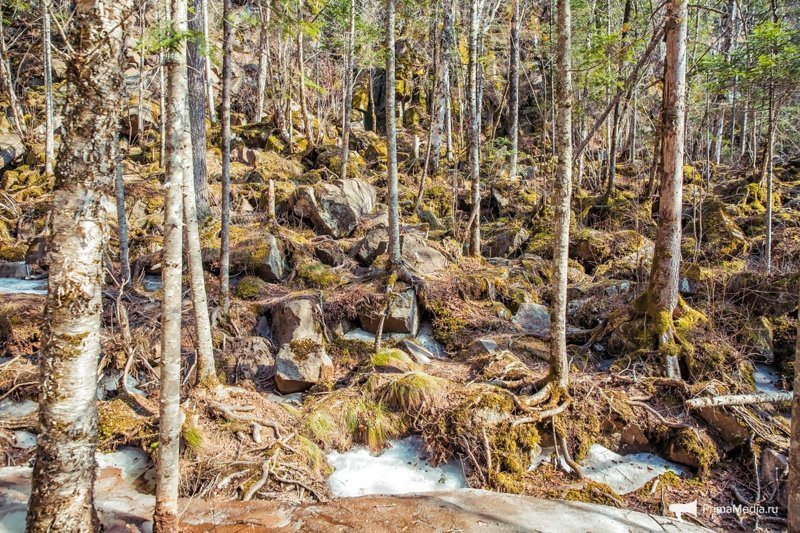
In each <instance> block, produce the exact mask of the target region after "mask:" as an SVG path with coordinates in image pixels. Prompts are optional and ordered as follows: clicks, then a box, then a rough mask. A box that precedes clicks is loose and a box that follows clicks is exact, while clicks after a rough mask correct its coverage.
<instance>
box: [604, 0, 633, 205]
mask: <svg viewBox="0 0 800 533" xmlns="http://www.w3.org/2000/svg"><path fill="white" fill-rule="evenodd" d="M630 18H631V0H625V11H624V14H623V15H622V30H621V31H620V42H621V44H620V46H621V48H622V49H623V50H624V49H625V37H626V35H627V34H628V22H629V21H630ZM624 57H625V56H624V54H620V58H621V59H620V62H619V65H618V67H617V69H618V72H620V73H622V71H623V70H624V68H625V62H624ZM617 81H618V83H620V84H621V83H623V81H622V76H621V75H620V76H619V78H618V80H617ZM625 92H626V93H627V94H630V87H629V86H626V87H625ZM620 101H621V99H620V98H617V99H616V102H615V103H614V114H613V115H612V119H611V130H610V133H611V136H610V137H609V141H610V142H609V149H608V166H607V167H606V179H607V186H606V198H611V197H612V196H614V194H615V192H616V177H617V144H618V142H619V123H620V122H621V120H622V118H621V116H620Z"/></svg>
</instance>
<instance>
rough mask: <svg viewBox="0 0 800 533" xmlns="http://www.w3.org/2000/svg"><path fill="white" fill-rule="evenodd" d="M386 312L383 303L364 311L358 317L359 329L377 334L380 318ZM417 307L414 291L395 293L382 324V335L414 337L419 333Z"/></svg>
mask: <svg viewBox="0 0 800 533" xmlns="http://www.w3.org/2000/svg"><path fill="white" fill-rule="evenodd" d="M385 311H386V305H385V303H384V302H379V303H378V304H377V305H375V306H373V307H371V308H369V309H367V310H365V311H364V312H362V313H361V314H360V315H359V318H360V319H361V327H362V328H364V329H365V330H366V331H368V332H370V333H377V332H378V327H379V326H380V321H381V316H382V315H383V313H384V312H385ZM419 315H420V312H419V307H418V305H417V295H416V293H415V292H414V289H408V290H405V291H403V292H400V293H397V294H395V295H394V296H393V297H392V301H391V303H390V304H389V312H388V313H387V314H386V320H385V321H384V323H383V333H407V334H409V335H412V336H416V335H417V332H418V331H419Z"/></svg>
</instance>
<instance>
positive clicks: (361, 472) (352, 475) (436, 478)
mask: <svg viewBox="0 0 800 533" xmlns="http://www.w3.org/2000/svg"><path fill="white" fill-rule="evenodd" d="M389 444H390V446H391V447H390V448H389V449H387V450H385V451H384V452H383V453H382V454H381V455H378V456H374V455H372V454H371V453H370V451H369V450H367V449H366V448H363V447H357V448H354V449H352V450H350V451H348V452H345V453H339V452H335V451H334V452H331V453H329V454H328V462H329V463H330V464H331V466H333V467H334V468H335V469H336V471H335V472H334V473H333V474H332V475H331V476H330V478H328V485H329V486H330V488H331V493H332V494H333V495H334V496H338V497H342V498H351V497H354V496H364V495H367V494H411V493H419V492H433V491H441V490H456V489H461V488H466V487H467V481H466V479H465V478H464V473H463V471H462V469H461V467H460V466H459V465H458V464H456V463H445V464H443V465H441V466H438V467H433V466H431V465H430V464H428V463H427V462H426V461H425V460H424V459H422V458H421V456H423V455H425V445H424V444H423V442H422V440H421V439H419V437H408V438H405V439H402V440H396V441H390V443H389Z"/></svg>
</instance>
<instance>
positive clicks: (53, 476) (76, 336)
mask: <svg viewBox="0 0 800 533" xmlns="http://www.w3.org/2000/svg"><path fill="white" fill-rule="evenodd" d="M130 8H131V2H130V0H125V1H117V2H107V1H101V0H96V1H94V2H78V3H77V4H75V8H74V11H73V14H72V24H71V29H70V37H71V41H72V42H73V43H74V45H75V47H76V50H75V53H74V54H73V55H71V57H69V59H68V70H67V99H66V103H65V112H64V125H65V129H66V134H65V136H64V142H63V144H62V145H61V148H60V150H59V157H58V162H57V164H56V167H55V177H56V185H55V191H54V196H53V210H52V212H51V219H50V232H49V234H50V240H49V242H48V252H49V256H50V281H49V287H48V295H47V300H46V308H45V323H44V329H43V339H42V353H41V354H40V357H39V361H40V380H41V381H40V389H39V390H40V398H39V424H40V432H39V438H38V443H37V448H36V460H35V463H34V468H33V486H32V489H31V499H30V503H29V506H28V517H27V531H29V532H44V531H92V530H96V529H97V526H98V524H97V517H96V514H95V509H94V503H93V496H94V478H95V458H94V454H95V449H96V447H97V405H96V394H97V385H96V382H97V373H98V359H99V356H100V350H101V347H100V328H101V325H102V314H103V308H102V290H103V272H104V265H103V256H104V253H105V251H106V245H107V242H108V236H109V225H108V215H109V214H110V213H109V212H108V207H109V206H111V205H113V200H112V198H111V194H112V191H113V187H114V166H115V165H114V163H115V159H114V134H115V132H116V131H117V126H118V123H119V110H120V109H122V108H123V102H122V95H121V88H122V85H123V76H122V71H121V69H120V67H119V65H120V64H121V63H122V61H123V57H122V40H123V27H122V25H121V20H122V14H123V12H126V11H127V10H128V9H130Z"/></svg>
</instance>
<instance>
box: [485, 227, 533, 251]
mask: <svg viewBox="0 0 800 533" xmlns="http://www.w3.org/2000/svg"><path fill="white" fill-rule="evenodd" d="M530 236H531V234H530V232H529V231H528V230H526V229H525V228H519V229H517V230H508V231H503V232H500V233H499V234H498V235H496V236H495V237H494V239H492V240H491V241H489V243H488V244H487V245H486V246H484V255H485V256H488V257H513V256H515V255H517V254H518V253H519V252H520V250H521V249H522V246H523V245H524V244H525V242H527V240H528V238H530Z"/></svg>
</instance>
